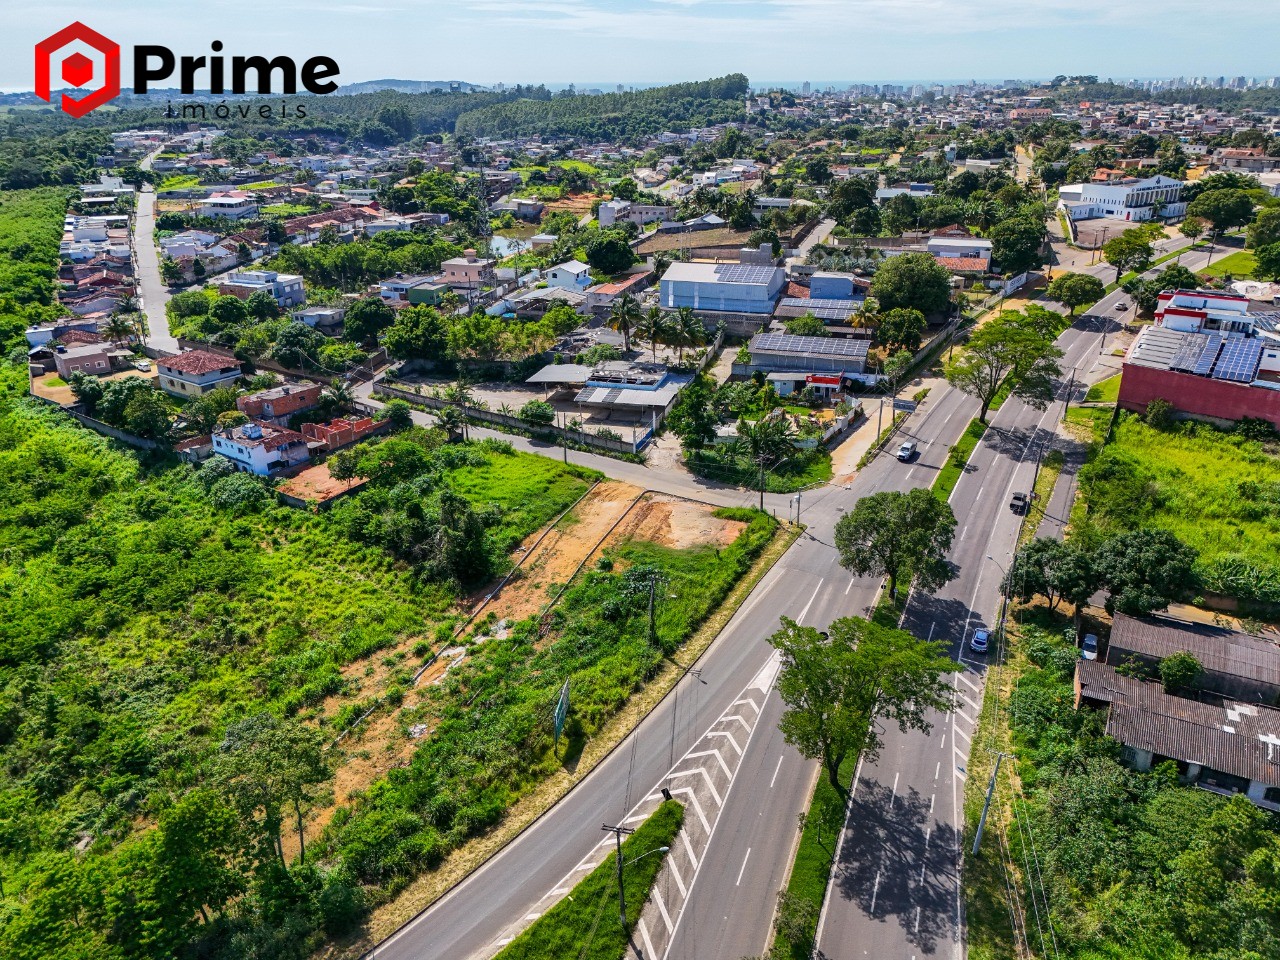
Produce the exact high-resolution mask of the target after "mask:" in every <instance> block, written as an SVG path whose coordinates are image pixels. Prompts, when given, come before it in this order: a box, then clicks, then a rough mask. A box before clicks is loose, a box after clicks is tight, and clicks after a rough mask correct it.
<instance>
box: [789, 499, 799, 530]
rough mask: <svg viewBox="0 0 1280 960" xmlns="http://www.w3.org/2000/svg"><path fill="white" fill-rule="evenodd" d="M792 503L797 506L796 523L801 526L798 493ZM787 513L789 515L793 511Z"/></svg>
mask: <svg viewBox="0 0 1280 960" xmlns="http://www.w3.org/2000/svg"><path fill="white" fill-rule="evenodd" d="M791 502H792V503H794V504H795V505H796V523H797V524H799V523H800V494H799V493H797V494H796V495H795V496H794V497H792V498H791ZM787 512H788V514H789V513H790V512H791V511H790V510H788V511H787Z"/></svg>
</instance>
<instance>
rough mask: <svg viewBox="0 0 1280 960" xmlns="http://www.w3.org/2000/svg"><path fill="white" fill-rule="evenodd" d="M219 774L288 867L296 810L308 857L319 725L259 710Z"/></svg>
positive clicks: (243, 726)
mask: <svg viewBox="0 0 1280 960" xmlns="http://www.w3.org/2000/svg"><path fill="white" fill-rule="evenodd" d="M237 476H244V474H237ZM233 479H235V477H227V478H225V479H223V480H219V481H218V483H219V484H222V483H226V482H228V481H229V480H233ZM215 488H216V485H215ZM213 774H214V779H215V782H217V783H218V784H219V785H220V786H221V788H222V791H223V793H224V795H225V796H226V797H227V800H228V802H229V803H230V804H231V805H232V806H233V807H235V808H236V809H237V810H238V811H239V813H240V816H241V818H242V821H243V822H244V823H246V825H251V826H252V827H253V828H255V829H256V830H257V832H258V833H259V836H260V838H261V842H262V843H263V845H264V848H265V850H267V851H269V852H272V853H274V855H275V856H276V857H277V858H278V859H279V862H280V865H281V866H282V867H285V866H287V864H286V863H285V859H284V846H283V844H282V842H281V832H282V829H283V826H284V819H285V815H286V812H291V813H292V814H293V819H294V823H295V827H296V830H297V835H298V859H299V861H300V862H304V863H305V862H306V858H307V851H306V843H305V838H304V836H303V819H304V817H305V815H306V811H307V810H308V809H309V808H310V806H311V805H312V804H313V803H314V802H315V799H316V796H317V794H316V788H317V787H318V786H319V785H320V784H322V783H324V782H325V781H326V780H327V779H328V778H329V767H328V764H327V763H326V762H325V758H324V745H323V743H322V741H321V737H320V732H319V731H318V730H316V729H315V728H313V727H309V726H307V725H305V724H303V723H300V722H298V721H296V720H289V719H283V718H281V717H277V716H275V715H274V714H271V713H257V714H253V715H252V716H249V717H246V718H245V719H243V720H239V721H237V722H235V723H233V724H232V725H231V726H229V727H228V728H227V731H226V734H225V735H224V736H223V739H222V743H221V745H220V746H219V748H218V754H217V756H216V758H215V759H214V762H213Z"/></svg>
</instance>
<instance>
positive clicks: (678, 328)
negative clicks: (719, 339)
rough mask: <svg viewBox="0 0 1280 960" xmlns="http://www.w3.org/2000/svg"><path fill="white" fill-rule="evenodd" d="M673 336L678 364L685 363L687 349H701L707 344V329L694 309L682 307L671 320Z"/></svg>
mask: <svg viewBox="0 0 1280 960" xmlns="http://www.w3.org/2000/svg"><path fill="white" fill-rule="evenodd" d="M671 334H672V339H673V340H674V341H675V345H676V362H677V363H683V362H684V350H685V347H700V346H702V345H703V344H704V343H706V342H707V328H706V326H705V325H704V324H703V322H702V319H701V318H700V317H699V316H698V315H697V314H696V313H694V312H693V308H692V307H681V308H680V309H678V310H677V311H676V312H675V315H674V316H672V318H671Z"/></svg>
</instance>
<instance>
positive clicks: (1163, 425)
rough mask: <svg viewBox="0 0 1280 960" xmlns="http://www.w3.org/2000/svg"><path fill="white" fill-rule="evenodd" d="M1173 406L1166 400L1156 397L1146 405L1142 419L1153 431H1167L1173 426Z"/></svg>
mask: <svg viewBox="0 0 1280 960" xmlns="http://www.w3.org/2000/svg"><path fill="white" fill-rule="evenodd" d="M1173 414H1174V408H1173V404H1172V403H1170V402H1169V401H1168V400H1165V399H1162V398H1161V397H1156V398H1155V399H1154V400H1152V401H1151V402H1150V403H1148V404H1147V409H1146V413H1145V415H1144V419H1145V420H1146V421H1147V426H1149V427H1151V428H1152V429H1153V430H1168V429H1169V428H1170V427H1172V426H1173Z"/></svg>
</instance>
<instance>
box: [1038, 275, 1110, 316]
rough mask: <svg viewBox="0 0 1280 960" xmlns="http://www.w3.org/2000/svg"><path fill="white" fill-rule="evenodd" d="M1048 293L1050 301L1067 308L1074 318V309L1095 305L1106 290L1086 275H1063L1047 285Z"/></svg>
mask: <svg viewBox="0 0 1280 960" xmlns="http://www.w3.org/2000/svg"><path fill="white" fill-rule="evenodd" d="M1048 292H1049V298H1050V299H1052V300H1057V301H1058V302H1059V303H1060V304H1062V305H1063V306H1064V307H1067V308H1068V309H1069V310H1070V311H1071V314H1072V316H1074V315H1075V312H1076V307H1087V306H1088V305H1089V304H1091V303H1097V302H1098V301H1099V300H1101V299H1102V298H1103V297H1104V296H1105V295H1106V292H1107V288H1106V286H1104V285H1103V283H1102V281H1101V280H1099V279H1098V278H1097V277H1092V276H1090V275H1089V274H1087V273H1063V274H1059V275H1058V276H1057V277H1056V278H1055V279H1054V281H1053V283H1051V284H1049V291H1048Z"/></svg>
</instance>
